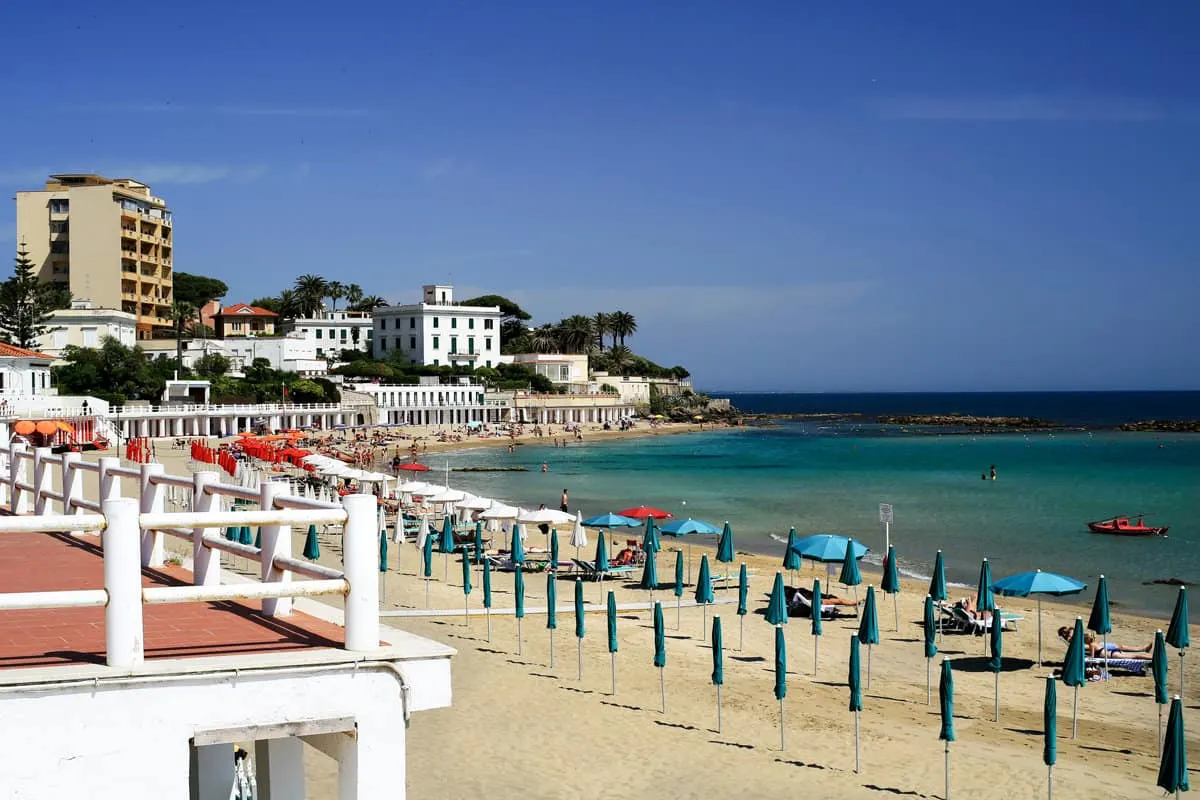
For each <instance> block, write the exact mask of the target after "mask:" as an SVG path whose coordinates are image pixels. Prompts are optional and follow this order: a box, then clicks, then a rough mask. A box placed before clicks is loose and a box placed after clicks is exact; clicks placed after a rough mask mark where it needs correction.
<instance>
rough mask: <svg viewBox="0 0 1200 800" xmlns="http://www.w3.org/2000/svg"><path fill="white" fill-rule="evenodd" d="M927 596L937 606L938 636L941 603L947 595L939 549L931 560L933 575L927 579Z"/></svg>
mask: <svg viewBox="0 0 1200 800" xmlns="http://www.w3.org/2000/svg"><path fill="white" fill-rule="evenodd" d="M929 596H930V597H932V598H933V602H935V603H937V606H938V616H937V626H938V635H939V636H940V635H941V633H942V603H944V602H946V598H947V597H949V595H948V594H947V592H946V562H945V561H944V560H943V559H942V551H941V550H938V551H937V558H935V559H934V561H933V577H932V578H930V579H929Z"/></svg>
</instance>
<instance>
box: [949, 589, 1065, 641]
mask: <svg viewBox="0 0 1200 800" xmlns="http://www.w3.org/2000/svg"><path fill="white" fill-rule="evenodd" d="M937 608H938V615H937V641H938V644H939V645H940V644H941V643H942V601H941V600H938V604H937ZM1041 641H1042V628H1041V619H1039V620H1038V647H1039V649H1040V648H1041Z"/></svg>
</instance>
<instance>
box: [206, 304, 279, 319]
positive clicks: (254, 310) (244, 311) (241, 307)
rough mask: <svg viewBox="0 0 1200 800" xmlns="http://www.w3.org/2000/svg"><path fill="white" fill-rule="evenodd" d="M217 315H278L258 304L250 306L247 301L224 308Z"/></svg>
mask: <svg viewBox="0 0 1200 800" xmlns="http://www.w3.org/2000/svg"><path fill="white" fill-rule="evenodd" d="M213 316H215V317H235V316H236V317H278V316H279V315H278V314H276V313H275V312H274V311H268V310H267V309H265V308H259V307H258V306H248V305H246V304H245V303H238V304H237V305H232V306H230V307H229V308H222V309H221V311H220V313H219V314H214V315H213Z"/></svg>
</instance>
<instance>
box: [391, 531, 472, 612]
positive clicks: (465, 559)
mask: <svg viewBox="0 0 1200 800" xmlns="http://www.w3.org/2000/svg"><path fill="white" fill-rule="evenodd" d="M383 538H384V540H385V541H386V540H387V537H386V536H385V537H383ZM462 581H463V625H465V626H468V627H469V626H470V625H471V601H470V597H471V588H472V587H471V554H470V553H468V552H467V551H466V550H465V549H464V550H463V551H462Z"/></svg>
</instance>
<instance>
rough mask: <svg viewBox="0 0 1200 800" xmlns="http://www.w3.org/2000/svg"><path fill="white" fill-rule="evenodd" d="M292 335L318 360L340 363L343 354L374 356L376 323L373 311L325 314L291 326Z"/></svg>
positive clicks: (303, 319) (302, 318) (326, 312)
mask: <svg viewBox="0 0 1200 800" xmlns="http://www.w3.org/2000/svg"><path fill="white" fill-rule="evenodd" d="M290 324H291V326H292V333H293V334H298V335H299V336H302V337H304V340H305V341H306V342H308V343H309V344H310V345H311V346H312V348H313V351H314V352H315V353H316V357H317V358H325V359H332V360H337V356H338V353H340V352H341V351H343V350H361V351H363V352H364V353H370V352H371V343H372V342H373V341H374V339H375V329H374V325H375V320H374V315H373V314H372V313H371V312H370V311H322V312H321V313H320V314H318V315H317V316H315V317H301V318H299V319H296V320H293V321H292V322H291V323H290Z"/></svg>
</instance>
